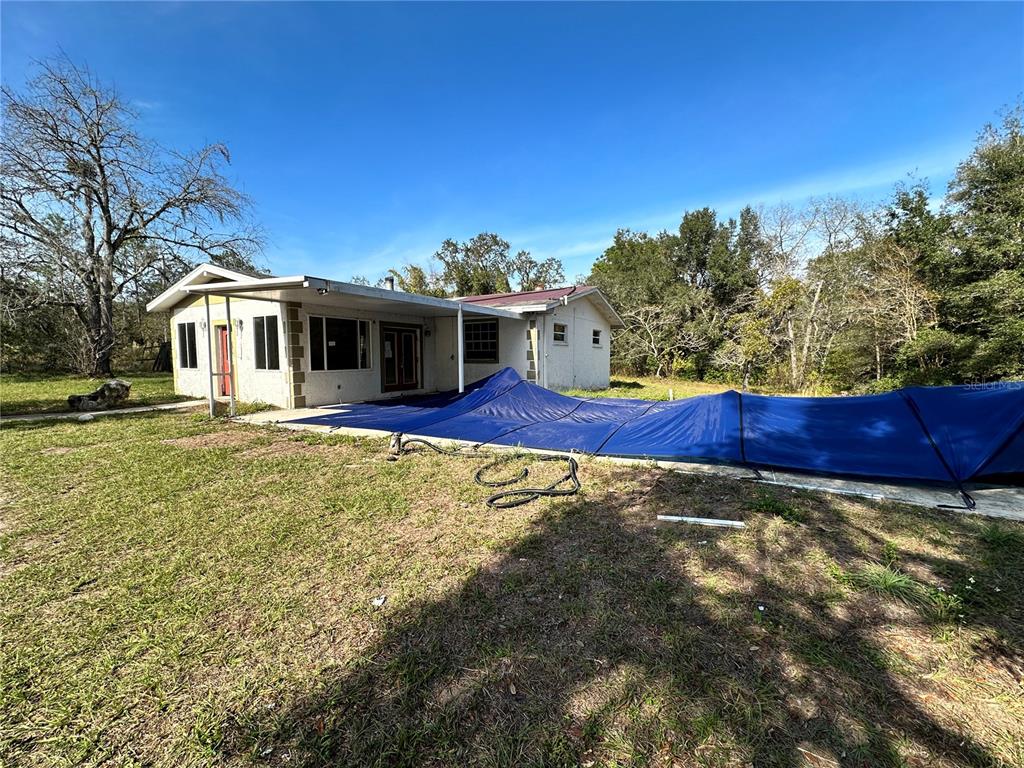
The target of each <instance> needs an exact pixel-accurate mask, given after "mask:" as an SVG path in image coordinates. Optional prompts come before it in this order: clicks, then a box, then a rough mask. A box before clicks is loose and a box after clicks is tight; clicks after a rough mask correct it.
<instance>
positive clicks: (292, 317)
mask: <svg viewBox="0 0 1024 768" xmlns="http://www.w3.org/2000/svg"><path fill="white" fill-rule="evenodd" d="M284 306H285V321H284V331H285V338H286V339H287V343H288V348H287V350H286V352H285V357H287V358H288V399H289V400H290V401H291V402H290V403H289V405H290V406H291V407H292V408H305V407H306V396H305V394H304V392H303V385H305V383H306V373H305V371H304V370H303V365H304V362H303V361H304V360H305V359H306V350H305V347H303V345H302V321H301V320H299V310H300V309H301V308H302V304H300V303H299V302H295V301H289V302H285V305H284Z"/></svg>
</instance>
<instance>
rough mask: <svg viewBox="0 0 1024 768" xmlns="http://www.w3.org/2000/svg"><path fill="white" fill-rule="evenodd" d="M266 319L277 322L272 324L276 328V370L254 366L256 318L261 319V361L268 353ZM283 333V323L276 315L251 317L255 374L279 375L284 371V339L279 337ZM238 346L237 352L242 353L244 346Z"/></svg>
mask: <svg viewBox="0 0 1024 768" xmlns="http://www.w3.org/2000/svg"><path fill="white" fill-rule="evenodd" d="M268 317H273V318H274V319H275V320H277V322H276V323H274V325H275V326H277V368H259V367H257V365H256V318H263V355H264V358H263V359H264V360H266V358H267V351H268V350H267V338H266V328H267V318H268ZM283 332H284V323H283V322H282V321H281V318H280V316H278V315H253V316H252V369H253V371H255V372H256V373H257V374H261V375H262V374H266V373H281V371H283V370H284V365H282V362H283V361H284V359H285V356H284V349H285V346H284V344H283V343H282V342H283V341H284V339H283V338H281V335H282V333H283ZM238 346H239V351H242V350H244V349H245V345H244V344H239V345H238Z"/></svg>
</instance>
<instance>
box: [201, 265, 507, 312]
mask: <svg viewBox="0 0 1024 768" xmlns="http://www.w3.org/2000/svg"><path fill="white" fill-rule="evenodd" d="M284 288H310V289H313V290H315V291H316V292H317V294H319V295H321V296H325V295H327V294H331V293H335V294H342V295H348V296H361V297H363V298H367V299H377V300H379V301H392V302H395V303H397V304H418V305H420V306H427V307H433V308H435V309H446V310H449V311H451V313H452V314H456V313H458V311H459V307H461V308H462V310H463V312H464V313H466V314H477V315H487V316H490V317H507V318H511V319H515V320H521V319H522V315H521V314H520V313H519V312H516V311H514V310H506V309H499V308H497V307H478V306H475V305H473V304H466V303H462V302H457V301H452V300H451V299H440V298H437V297H435V296H422V295H420V294H418V293H405V292H403V291H392V290H391V289H389V288H377V287H375V286H372V285H357V284H356V283H343V282H339V281H337V280H325V279H324V278H322V277H310V276H309V275H292V276H290V277H271V278H263V279H257V280H239V281H236V282H234V283H217V284H210V285H197V286H195V287H193V288H190V289H188V290H189V292H190V293H199V294H213V295H233V294H238V293H249V292H252V291H262V290H275V289H284Z"/></svg>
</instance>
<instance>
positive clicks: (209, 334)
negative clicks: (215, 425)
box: [203, 294, 215, 417]
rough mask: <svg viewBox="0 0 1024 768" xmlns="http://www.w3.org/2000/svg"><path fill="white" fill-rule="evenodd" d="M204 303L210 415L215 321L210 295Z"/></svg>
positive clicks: (212, 396) (212, 408)
mask: <svg viewBox="0 0 1024 768" xmlns="http://www.w3.org/2000/svg"><path fill="white" fill-rule="evenodd" d="M203 303H204V304H206V362H207V363H209V365H210V368H209V372H210V416H211V417H212V416H213V415H214V405H215V400H214V394H213V323H212V322H210V296H209V295H208V294H207V295H204V296H203Z"/></svg>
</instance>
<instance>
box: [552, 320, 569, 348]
mask: <svg viewBox="0 0 1024 768" xmlns="http://www.w3.org/2000/svg"><path fill="white" fill-rule="evenodd" d="M557 326H562V328H563V330H562V336H563V337H564V338H563V339H562V340H561V341H559V340H558V339H556V338H555V334H556V333H558V331H557V330H556V329H557ZM551 343H552V344H556V345H558V346H559V347H568V346H569V324H568V323H554V322H553V323H551Z"/></svg>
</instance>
